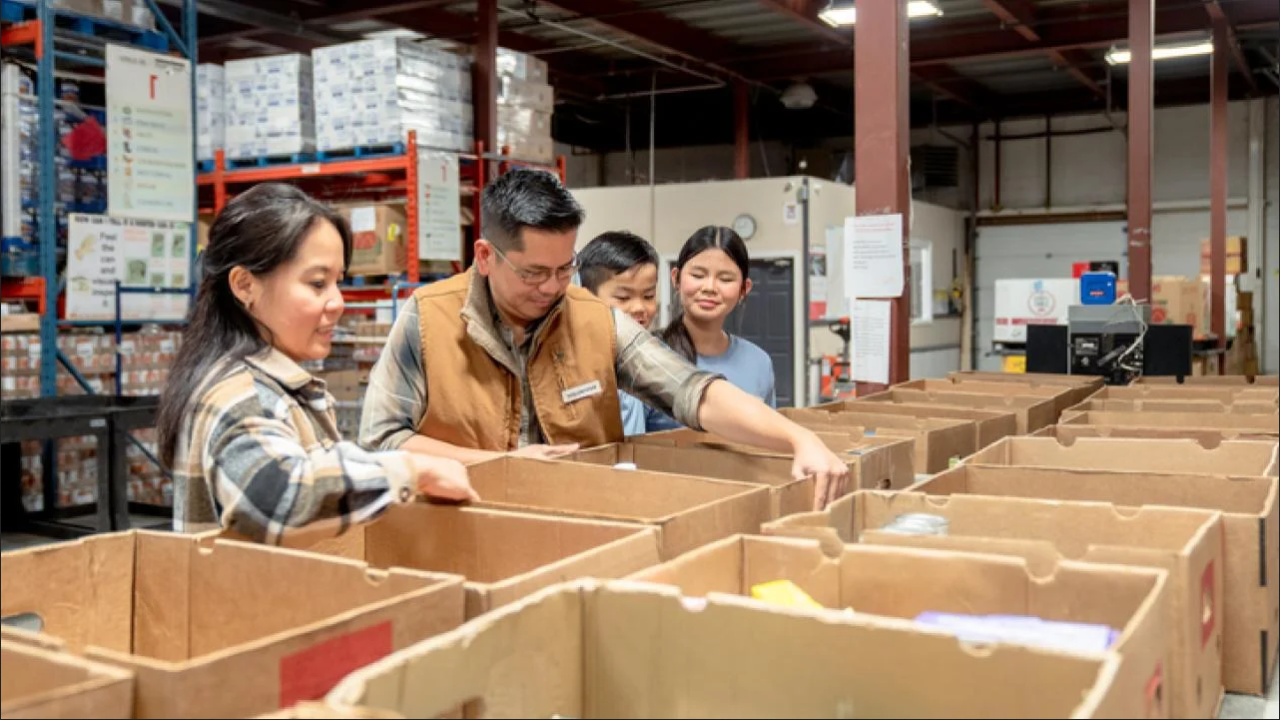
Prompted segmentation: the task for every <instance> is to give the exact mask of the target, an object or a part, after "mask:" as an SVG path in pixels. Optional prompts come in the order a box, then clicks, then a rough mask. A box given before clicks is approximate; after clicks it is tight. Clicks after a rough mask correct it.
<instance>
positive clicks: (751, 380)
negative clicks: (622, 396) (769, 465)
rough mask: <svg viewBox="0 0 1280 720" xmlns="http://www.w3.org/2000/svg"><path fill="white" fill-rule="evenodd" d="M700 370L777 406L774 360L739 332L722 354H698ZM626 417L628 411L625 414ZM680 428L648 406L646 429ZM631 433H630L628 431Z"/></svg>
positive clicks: (650, 430)
mask: <svg viewBox="0 0 1280 720" xmlns="http://www.w3.org/2000/svg"><path fill="white" fill-rule="evenodd" d="M698 369H699V370H706V371H707V372H712V373H717V374H719V375H723V376H724V379H725V380H728V381H729V382H730V383H732V384H733V385H735V386H736V387H737V388H738V389H739V390H742V391H743V392H746V393H747V394H748V395H754V396H756V397H758V398H760V399H761V400H763V401H764V402H765V404H767V405H768V406H769V407H777V405H778V399H777V396H776V394H775V392H774V386H773V360H772V359H770V358H769V354H768V353H766V352H765V351H764V350H761V349H760V346H758V345H756V344H755V343H753V342H751V341H750V340H743V339H742V338H740V337H738V336H736V335H730V336H729V349H728V350H725V351H724V352H723V353H721V354H719V355H713V356H706V355H699V356H698ZM624 418H625V414H624ZM678 427H681V425H680V424H679V423H677V422H676V421H675V420H673V419H672V418H671V417H669V416H668V415H667V414H666V413H664V412H662V411H660V410H654V409H653V408H646V414H645V432H658V431H660V430H672V429H675V428H678ZM628 434H630V433H628Z"/></svg>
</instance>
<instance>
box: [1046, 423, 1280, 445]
mask: <svg viewBox="0 0 1280 720" xmlns="http://www.w3.org/2000/svg"><path fill="white" fill-rule="evenodd" d="M1029 437H1046V438H1056V439H1058V440H1061V441H1063V442H1072V441H1074V440H1077V439H1079V438H1134V439H1149V440H1159V439H1165V440H1168V439H1175V440H1177V439H1183V440H1192V441H1195V442H1197V443H1199V444H1200V446H1201V447H1203V448H1215V447H1217V446H1218V445H1219V444H1221V443H1223V442H1226V441H1228V440H1262V441H1264V442H1276V438H1275V436H1274V435H1267V434H1265V433H1260V432H1250V431H1248V430H1201V429H1196V428H1176V427H1165V428H1158V427H1154V428H1150V427H1146V428H1144V427H1107V426H1105V425H1050V426H1049V427H1047V428H1044V429H1042V430H1040V431H1038V432H1034V433H1031V435H1030V436H1029Z"/></svg>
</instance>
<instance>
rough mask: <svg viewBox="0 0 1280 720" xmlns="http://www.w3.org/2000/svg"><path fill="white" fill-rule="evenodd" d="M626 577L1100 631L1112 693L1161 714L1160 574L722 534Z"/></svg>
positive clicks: (906, 612)
mask: <svg viewBox="0 0 1280 720" xmlns="http://www.w3.org/2000/svg"><path fill="white" fill-rule="evenodd" d="M630 579H631V580H635V581H639V582H652V583H658V584H661V585H672V586H675V587H677V588H679V589H680V591H681V593H682V594H684V595H686V596H696V597H702V596H711V595H712V594H714V593H719V594H728V595H742V596H746V597H750V596H751V589H752V587H754V586H755V585H758V584H761V583H768V582H773V581H776V580H790V581H791V582H793V583H795V584H796V585H797V586H798V587H799V588H800V589H801V590H803V591H804V592H805V593H807V594H808V595H809V596H810V597H812V598H813V599H814V600H815V601H816V602H818V603H819V604H821V605H823V606H824V607H827V608H831V609H835V610H840V609H844V608H852V609H853V611H855V612H857V613H858V614H866V615H875V616H881V617H889V618H901V619H903V620H914V619H915V618H916V617H917V616H918V615H920V614H921V613H924V612H953V613H960V614H969V615H1023V616H1033V617H1039V618H1041V619H1044V620H1054V621H1060V622H1070V623H1086V624H1098V625H1105V626H1107V627H1110V628H1112V629H1114V630H1116V631H1117V632H1118V633H1119V634H1120V637H1119V638H1118V639H1117V640H1116V642H1115V644H1114V645H1112V647H1111V650H1112V651H1114V652H1116V653H1118V654H1119V655H1120V656H1121V663H1122V664H1121V669H1120V671H1119V673H1118V674H1117V676H1116V692H1119V693H1123V694H1125V695H1127V696H1129V702H1130V703H1132V706H1133V707H1143V708H1144V709H1145V711H1144V713H1143V714H1142V716H1143V717H1165V716H1167V715H1168V708H1167V707H1165V697H1164V693H1163V688H1162V687H1161V684H1162V682H1163V675H1164V668H1165V667H1167V666H1168V665H1169V657H1168V646H1167V644H1166V641H1165V637H1164V628H1165V625H1166V614H1167V612H1168V607H1167V603H1168V595H1167V589H1166V584H1167V582H1168V573H1166V572H1165V571H1163V570H1155V569H1151V568H1130V567H1121V566H1118V565H1097V564H1093V563H1074V562H1071V561H1063V562H1061V563H1059V564H1058V565H1057V566H1056V567H1054V568H1053V569H1052V571H1051V572H1050V573H1049V574H1048V575H1038V574H1036V573H1033V572H1032V571H1031V569H1030V568H1029V567H1028V565H1027V561H1026V560H1025V559H1022V558H1014V557H1010V556H1007V555H983V554H978V553H965V552H951V551H942V550H929V549H920V548H906V547H888V546H877V545H839V546H831V547H827V548H823V547H822V546H821V545H820V543H819V542H818V541H816V540H810V539H801V538H777V537H772V538H769V537H748V536H738V537H733V538H726V539H724V540H720V541H718V542H715V543H712V544H710V545H707V546H704V547H702V548H699V549H697V550H694V551H693V552H691V553H688V554H686V555H682V556H681V557H679V558H676V559H675V560H672V561H671V562H668V563H664V564H662V565H658V566H656V567H652V568H648V569H646V570H642V571H640V572H639V573H636V574H635V575H633V576H632V577H631V578H630Z"/></svg>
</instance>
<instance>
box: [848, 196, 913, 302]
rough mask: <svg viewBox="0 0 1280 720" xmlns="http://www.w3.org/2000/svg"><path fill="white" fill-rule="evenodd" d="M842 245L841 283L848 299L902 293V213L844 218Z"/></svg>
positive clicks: (899, 294) (883, 296) (894, 296)
mask: <svg viewBox="0 0 1280 720" xmlns="http://www.w3.org/2000/svg"><path fill="white" fill-rule="evenodd" d="M844 245H845V253H844V270H845V272H844V287H845V294H846V295H847V296H848V297H849V299H850V300H853V299H854V298H896V297H901V296H902V286H903V283H904V282H905V277H904V273H903V269H902V263H903V257H902V215H900V214H895V215H863V216H859V217H848V218H845V221H844Z"/></svg>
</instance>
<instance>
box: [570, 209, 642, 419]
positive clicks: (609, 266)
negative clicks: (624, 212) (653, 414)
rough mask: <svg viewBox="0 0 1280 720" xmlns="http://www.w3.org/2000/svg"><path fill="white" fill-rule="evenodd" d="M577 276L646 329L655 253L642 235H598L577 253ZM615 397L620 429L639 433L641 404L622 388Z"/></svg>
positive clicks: (618, 233) (614, 233)
mask: <svg viewBox="0 0 1280 720" xmlns="http://www.w3.org/2000/svg"><path fill="white" fill-rule="evenodd" d="M578 277H579V281H580V282H581V284H582V287H583V288H585V289H586V290H587V291H589V292H591V293H592V294H593V295H595V296H596V297H598V298H600V299H601V300H603V301H605V302H606V303H608V304H609V305H610V306H612V307H615V308H617V309H619V310H621V311H622V312H625V313H626V314H628V315H630V316H631V319H632V320H635V321H636V322H637V323H638V324H639V325H640V327H643V328H645V329H646V330H647V329H649V326H650V325H651V324H652V323H653V320H654V317H655V316H656V315H657V314H658V252H657V251H656V250H654V249H653V246H652V245H650V244H649V243H648V242H646V241H645V240H644V239H643V238H640V237H638V236H636V235H634V234H632V233H629V232H626V231H617V232H607V233H603V234H601V235H600V236H599V237H597V238H595V239H594V240H592V241H591V242H589V243H587V246H586V247H584V248H583V249H582V252H580V253H578ZM618 396H619V397H618V400H619V401H620V403H621V405H622V430H623V432H624V433H625V434H627V435H643V434H644V432H645V420H644V418H645V410H646V408H645V405H644V403H642V402H640V401H639V400H637V399H636V398H634V397H632V396H630V395H628V394H627V393H625V392H622V391H619V392H618Z"/></svg>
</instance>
